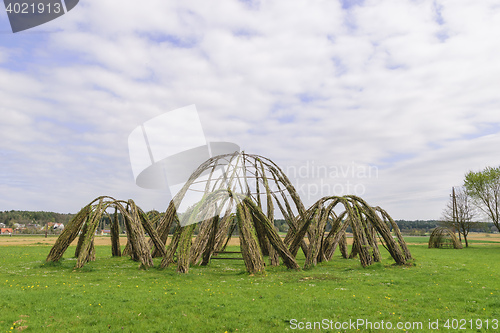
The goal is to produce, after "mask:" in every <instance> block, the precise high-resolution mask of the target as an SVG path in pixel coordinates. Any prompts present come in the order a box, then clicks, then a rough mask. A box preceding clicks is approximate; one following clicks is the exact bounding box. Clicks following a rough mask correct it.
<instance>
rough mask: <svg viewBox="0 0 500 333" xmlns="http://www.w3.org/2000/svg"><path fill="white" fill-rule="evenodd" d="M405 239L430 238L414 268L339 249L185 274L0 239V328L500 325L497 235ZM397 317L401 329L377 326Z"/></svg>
mask: <svg viewBox="0 0 500 333" xmlns="http://www.w3.org/2000/svg"><path fill="white" fill-rule="evenodd" d="M419 239H424V238H419ZM408 242H409V243H414V244H415V243H421V244H422V245H412V246H410V250H411V252H412V254H413V256H414V257H415V258H416V259H415V265H414V266H408V267H400V266H393V265H392V260H390V257H389V255H388V254H387V253H386V252H384V253H383V257H384V258H385V259H384V260H383V262H382V263H380V264H375V265H373V266H371V267H369V268H362V267H361V265H360V264H359V261H358V260H356V259H353V260H346V259H341V257H340V255H339V254H338V253H336V255H335V258H334V260H333V261H331V262H328V263H321V264H319V265H318V266H317V267H316V268H314V269H312V270H308V271H299V272H295V271H287V270H286V268H284V267H275V268H271V267H268V268H267V272H266V274H265V275H256V276H249V275H248V274H247V273H245V272H244V269H245V268H244V264H243V262H242V261H237V260H213V261H212V262H211V263H210V265H209V266H207V267H199V266H194V267H191V269H190V272H189V274H187V275H179V274H177V273H176V272H175V268H174V267H169V268H167V269H166V270H159V269H156V268H153V269H150V270H148V271H144V270H139V269H138V263H136V262H133V261H131V260H129V259H128V258H126V257H124V258H112V257H111V249H110V247H109V246H98V247H97V248H96V249H97V261H95V262H91V263H88V264H87V265H86V266H84V268H83V269H81V270H79V271H73V266H74V264H75V260H74V259H73V258H71V256H72V253H73V252H72V251H74V248H70V249H69V250H68V251H67V252H66V255H65V259H64V260H63V261H62V262H61V263H58V264H55V265H54V264H51V265H48V264H44V259H45V257H46V255H47V254H48V252H49V250H50V246H47V245H39V246H2V247H0V251H1V252H0V332H17V331H21V330H22V331H25V332H226V331H227V332H283V331H289V332H290V331H314V330H307V329H306V328H308V327H311V328H314V325H316V328H317V330H316V331H324V332H327V331H329V332H351V331H352V332H354V331H357V330H356V329H353V326H352V325H353V324H358V323H359V324H362V325H360V326H356V328H358V329H359V331H362V332H395V331H409V332H431V331H436V332H437V331H438V330H433V329H431V328H429V322H432V323H433V325H435V324H437V325H438V328H439V332H456V331H461V332H494V331H498V330H499V329H500V327H499V328H498V329H495V327H497V326H495V325H496V323H497V320H500V290H499V289H500V283H499V282H498V281H499V275H500V264H499V263H500V244H498V243H496V244H493V243H492V244H477V245H474V243H473V244H472V247H470V248H467V249H463V250H451V249H427V248H426V246H425V245H426V241H421V242H417V241H415V239H413V238H409V239H408ZM483 243H484V242H483ZM382 250H383V249H382ZM301 263H303V258H302V261H301ZM155 265H156V266H159V259H155ZM362 320H363V321H364V322H361V321H362ZM447 320H448V326H449V328H446V327H445V325H446V322H447ZM349 321H351V322H350V323H349ZM382 321H383V324H382ZM436 321H438V322H437V323H436ZM315 322H317V323H316V324H314V323H315ZM368 322H369V323H371V325H372V326H371V329H370V324H369V323H368ZM308 323H309V324H308ZM389 323H390V324H391V325H393V329H377V327H379V328H381V327H384V328H387V325H388V324H389ZM398 323H401V324H402V325H403V326H402V327H401V329H399V328H397V327H396V326H397V325H398ZM418 323H421V325H422V326H419V324H418ZM319 324H321V325H319ZM479 324H481V326H482V327H481V328H479ZM308 325H310V326H308ZM381 325H382V326H381ZM405 325H406V329H404V328H405ZM410 325H411V326H410ZM487 325H488V328H486V326H487ZM499 325H500V324H499ZM302 326H303V327H304V328H305V329H304V330H301V329H299V328H300V327H302ZM342 326H343V328H342ZM336 327H337V329H336ZM471 327H472V328H471ZM460 328H464V329H462V330H460Z"/></svg>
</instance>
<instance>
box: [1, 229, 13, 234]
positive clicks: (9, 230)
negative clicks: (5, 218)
mask: <svg viewBox="0 0 500 333" xmlns="http://www.w3.org/2000/svg"><path fill="white" fill-rule="evenodd" d="M10 234H12V228H0V235H10Z"/></svg>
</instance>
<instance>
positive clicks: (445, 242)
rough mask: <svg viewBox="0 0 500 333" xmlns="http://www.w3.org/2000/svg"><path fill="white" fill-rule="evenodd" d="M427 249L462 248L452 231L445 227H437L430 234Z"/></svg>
mask: <svg viewBox="0 0 500 333" xmlns="http://www.w3.org/2000/svg"><path fill="white" fill-rule="evenodd" d="M429 248H430V249H432V248H454V249H463V246H462V243H461V242H460V240H458V238H457V236H456V235H455V233H454V232H453V231H451V230H450V229H448V228H446V227H439V228H436V229H434V230H433V231H432V233H431V237H430V238H429Z"/></svg>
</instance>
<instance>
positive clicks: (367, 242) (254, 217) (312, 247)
mask: <svg viewBox="0 0 500 333" xmlns="http://www.w3.org/2000/svg"><path fill="white" fill-rule="evenodd" d="M192 192H196V193H199V194H200V198H199V200H197V201H196V202H195V204H193V205H191V206H190V207H189V208H188V209H187V210H186V212H185V213H183V214H177V211H178V209H177V208H178V207H180V206H181V205H182V204H183V201H184V200H186V197H187V196H189V194H190V193H192ZM104 198H105V197H101V198H98V199H96V200H95V201H94V202H93V203H91V204H89V205H87V206H86V207H84V208H83V209H82V211H80V212H79V213H78V214H77V216H76V217H75V218H74V219H73V220H72V221H71V222H70V225H69V228H67V229H66V230H67V232H66V230H65V233H63V234H62V235H61V236H60V239H61V240H58V242H57V243H56V244H55V245H54V248H53V249H52V251H51V253H50V254H49V256H48V257H47V261H57V260H59V259H60V258H61V256H62V253H64V251H65V250H66V248H67V246H68V245H69V244H70V243H71V241H72V240H73V239H75V238H76V235H77V234H78V233H79V232H81V235H80V238H81V239H82V244H84V246H83V245H82V246H83V249H84V250H78V247H77V255H78V262H77V267H81V266H82V265H83V263H84V262H85V261H86V260H89V258H90V259H91V258H92V255H91V254H92V251H91V250H89V249H92V244H93V243H92V239H93V238H92V237H93V236H92V235H93V234H94V233H93V232H94V231H95V222H94V221H95V220H96V219H98V218H100V216H102V214H104V213H105V211H106V209H107V208H109V207H115V209H116V210H118V211H120V212H121V213H122V214H123V216H124V217H125V221H127V223H128V224H127V223H126V225H127V237H128V243H129V244H130V245H127V249H129V251H130V254H131V255H132V258H133V259H135V260H138V261H141V264H142V266H144V267H150V266H152V260H151V258H152V257H162V261H161V267H167V266H169V265H170V264H172V263H174V262H175V258H176V259H177V271H178V272H181V273H187V272H188V270H189V266H190V265H195V264H199V265H207V264H208V263H209V261H210V258H211V257H212V256H213V255H214V254H215V253H217V252H220V251H222V250H223V249H224V248H225V246H226V244H227V242H228V239H229V238H230V237H231V235H232V234H233V231H234V230H235V228H236V226H237V228H238V231H239V239H240V248H241V253H242V256H243V259H244V261H245V265H246V269H247V271H248V272H250V273H258V272H262V271H264V269H265V265H266V264H265V257H268V260H269V264H270V265H279V264H280V260H281V262H283V264H284V265H285V266H286V267H287V268H289V269H296V270H298V269H300V266H299V264H298V263H297V260H296V257H297V253H298V251H299V249H302V251H303V253H304V254H305V257H306V262H305V268H310V267H313V266H315V265H316V264H317V263H318V262H320V261H328V260H331V258H332V256H333V253H334V251H335V249H336V248H337V247H340V251H341V252H342V255H343V256H344V257H348V256H350V257H354V256H356V255H359V258H360V262H361V264H362V265H363V266H368V265H371V264H372V263H373V262H376V261H380V252H379V249H378V243H379V242H380V243H381V244H382V245H383V246H384V247H385V248H386V249H387V250H388V252H389V253H390V254H391V256H392V258H393V259H394V261H395V262H396V263H397V264H400V265H401V264H406V263H407V262H408V261H409V260H411V259H412V257H411V254H410V252H409V250H408V248H407V246H406V243H405V241H404V239H403V237H402V236H401V233H400V232H399V229H398V226H397V225H396V223H395V222H394V221H393V220H392V218H391V217H390V216H389V214H388V213H387V212H386V211H385V210H383V209H381V208H380V207H371V206H369V205H368V204H367V203H366V202H365V201H364V200H363V199H361V198H359V197H356V196H352V195H348V196H330V197H324V198H321V199H319V200H318V201H317V202H316V203H315V204H313V205H312V206H311V207H310V208H309V209H306V208H305V207H304V205H303V203H302V201H301V200H300V197H299V195H298V193H297V191H296V190H295V188H294V186H293V185H292V183H291V182H290V180H289V179H288V177H287V176H286V175H285V173H284V172H283V171H282V170H281V169H280V168H279V167H278V166H277V165H276V164H275V163H274V162H272V161H271V160H270V159H268V158H265V157H262V156H259V155H252V154H246V153H244V152H242V153H239V152H235V153H233V154H226V155H219V156H215V157H213V158H211V159H209V160H207V161H206V162H205V163H203V164H202V165H200V166H199V167H198V169H197V170H196V171H195V172H194V173H193V174H192V175H191V177H190V178H189V180H188V181H187V182H186V183H185V184H184V186H183V187H182V189H181V190H180V191H179V192H178V194H177V195H176V196H175V197H174V198H173V199H172V201H171V202H170V204H169V206H168V208H167V210H166V212H165V213H164V214H162V216H161V217H158V219H159V220H158V221H157V223H155V224H157V225H158V227H157V228H156V229H154V228H153V227H152V224H151V223H150V222H149V221H148V218H147V215H146V214H145V213H144V212H142V211H141V210H140V209H139V208H138V207H137V206H136V205H135V204H134V203H133V201H131V200H129V201H128V202H124V201H117V200H114V199H112V198H111V199H109V200H110V201H106V202H104V201H103V200H104ZM96 202H98V203H97V204H96ZM277 212H279V213H280V214H281V216H283V218H284V219H285V221H286V223H287V224H288V226H289V229H288V233H287V235H286V237H285V238H284V239H283V238H281V237H280V236H279V234H278V232H277V230H276V229H275V227H274V218H275V214H276V213H277ZM115 214H116V213H115ZM198 222H199V223H198ZM197 225H199V226H198V234H197V236H196V237H195V238H194V239H193V237H194V231H195V228H196V226H197ZM328 225H330V226H331V229H330V231H329V232H327V231H326V230H327V226H328ZM349 226H350V227H351V228H352V231H353V246H352V251H351V254H350V255H348V253H347V242H346V230H347V228H348V227H349ZM173 227H175V231H174V234H173V236H172V237H171V241H170V243H168V246H166V244H167V239H168V237H169V231H170V230H171V228H173ZM391 229H392V232H394V235H392V232H391ZM91 230H92V233H91ZM145 231H146V232H148V234H149V235H150V237H151V238H150V241H149V244H148V245H147V246H146V245H144V244H145V237H144V232H145ZM84 234H85V235H86V236H83V235H84ZM393 236H394V237H396V240H395V239H394V237H393ZM82 237H83V238H82ZM112 238H113V234H112ZM89 244H90V245H89ZM113 244H114V245H113V246H114V247H116V241H113Z"/></svg>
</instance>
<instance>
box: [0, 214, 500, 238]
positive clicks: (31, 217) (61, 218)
mask: <svg viewBox="0 0 500 333" xmlns="http://www.w3.org/2000/svg"><path fill="white" fill-rule="evenodd" d="M150 213H151V212H150ZM119 215H120V216H119V222H120V229H121V230H122V231H123V230H124V225H123V218H122V217H121V214H119ZM73 216H75V214H61V213H54V212H43V211H19V210H11V211H4V212H1V211H0V223H3V224H4V225H5V227H7V228H12V227H14V225H15V224H16V223H17V224H21V225H25V226H28V225H33V224H36V225H40V226H43V225H45V224H47V223H49V222H54V223H63V224H64V225H66V224H67V223H68V222H69V221H70V220H71V219H72V218H73ZM110 222H111V221H110V220H109V217H108V216H105V217H103V220H102V221H101V223H100V225H99V228H98V229H109V227H110ZM396 223H397V224H398V227H399V229H400V230H401V232H403V233H404V234H407V235H424V234H426V233H429V232H430V231H431V230H432V229H434V228H436V227H438V226H442V222H440V221H438V220H415V221H408V220H396ZM274 225H275V226H276V227H277V228H278V230H279V231H280V232H287V231H288V225H287V223H286V222H285V220H283V219H275V220H274ZM495 230H496V228H495V227H494V226H493V224H492V223H486V222H484V223H478V224H477V225H476V226H475V227H474V228H472V230H471V231H472V232H494V231H495ZM171 231H172V232H173V227H172V229H171ZM327 231H329V230H328V228H327ZM348 231H350V230H348Z"/></svg>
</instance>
